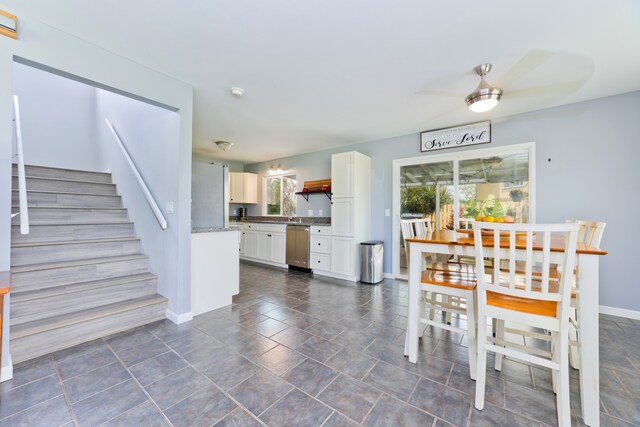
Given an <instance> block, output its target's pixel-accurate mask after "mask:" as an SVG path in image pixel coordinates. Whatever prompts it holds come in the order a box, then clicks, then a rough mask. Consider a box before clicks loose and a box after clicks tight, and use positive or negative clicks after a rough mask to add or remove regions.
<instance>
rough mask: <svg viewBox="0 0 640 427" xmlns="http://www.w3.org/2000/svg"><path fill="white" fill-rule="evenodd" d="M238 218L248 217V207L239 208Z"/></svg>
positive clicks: (244, 218) (241, 219)
mask: <svg viewBox="0 0 640 427" xmlns="http://www.w3.org/2000/svg"><path fill="white" fill-rule="evenodd" d="M238 219H239V220H240V221H245V220H246V219H247V208H238Z"/></svg>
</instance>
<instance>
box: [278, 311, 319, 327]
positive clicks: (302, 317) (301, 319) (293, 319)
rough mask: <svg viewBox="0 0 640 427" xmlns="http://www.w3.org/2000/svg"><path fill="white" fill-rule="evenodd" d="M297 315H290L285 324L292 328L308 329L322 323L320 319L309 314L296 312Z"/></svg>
mask: <svg viewBox="0 0 640 427" xmlns="http://www.w3.org/2000/svg"><path fill="white" fill-rule="evenodd" d="M294 313H295V314H292V315H290V316H289V317H287V318H286V319H285V320H283V322H284V323H286V324H287V325H290V326H295V327H296V328H298V329H306V328H308V327H309V326H311V325H315V324H316V323H318V322H319V321H320V319H319V318H317V317H314V316H310V315H308V314H304V313H299V312H294Z"/></svg>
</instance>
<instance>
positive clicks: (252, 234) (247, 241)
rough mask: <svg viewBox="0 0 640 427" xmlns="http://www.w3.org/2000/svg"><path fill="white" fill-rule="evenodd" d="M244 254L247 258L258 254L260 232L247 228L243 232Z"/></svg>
mask: <svg viewBox="0 0 640 427" xmlns="http://www.w3.org/2000/svg"><path fill="white" fill-rule="evenodd" d="M242 255H243V256H245V257H247V258H256V257H257V256H258V232H257V231H253V230H247V229H245V230H244V231H243V232H242Z"/></svg>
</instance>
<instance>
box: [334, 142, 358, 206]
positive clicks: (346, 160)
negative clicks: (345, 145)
mask: <svg viewBox="0 0 640 427" xmlns="http://www.w3.org/2000/svg"><path fill="white" fill-rule="evenodd" d="M331 193H332V194H333V197H334V198H336V197H353V154H352V153H342V154H334V155H333V156H331Z"/></svg>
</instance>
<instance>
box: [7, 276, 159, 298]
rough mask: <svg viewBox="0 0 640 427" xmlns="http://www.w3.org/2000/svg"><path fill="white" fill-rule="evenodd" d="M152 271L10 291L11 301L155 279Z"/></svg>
mask: <svg viewBox="0 0 640 427" xmlns="http://www.w3.org/2000/svg"><path fill="white" fill-rule="evenodd" d="M155 278H157V276H156V275H155V274H153V273H141V274H130V275H127V276H117V277H110V278H108V279H101V280H93V281H89V282H79V283H73V284H70V285H62V286H54V287H52V288H45V289H36V290H29V291H12V292H11V303H12V304H13V303H19V302H24V301H32V300H37V299H41V298H49V297H52V296H57V295H64V294H72V293H74V292H80V291H87V290H91V289H98V288H104V287H109V286H115V285H122V284H125V283H134V282H141V281H143V280H150V279H155Z"/></svg>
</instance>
